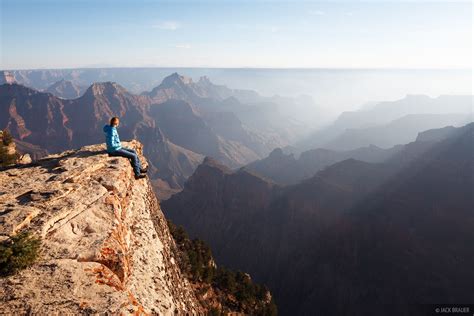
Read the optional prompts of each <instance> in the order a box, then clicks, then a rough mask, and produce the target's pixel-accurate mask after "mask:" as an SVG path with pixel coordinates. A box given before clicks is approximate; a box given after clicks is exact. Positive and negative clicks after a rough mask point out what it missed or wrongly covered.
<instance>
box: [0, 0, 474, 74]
mask: <svg viewBox="0 0 474 316" xmlns="http://www.w3.org/2000/svg"><path fill="white" fill-rule="evenodd" d="M0 2H1V23H0V25H1V43H0V45H1V51H0V53H1V59H0V68H1V69H25V68H73V67H99V66H100V67H102V66H114V67H115V66H125V67H129V66H130V67H131V66H140V67H142V66H165V67H166V66H169V67H175V66H179V67H286V68H292V67H323V68H333V67H336V68H452V67H454V68H471V66H472V58H471V55H472V3H471V1H469V0H467V1H461V2H456V1H437V2H428V1H390V2H389V1H370V2H365V1H345V2H344V1H320V2H316V1H294V0H293V1H287V2H282V1H235V0H234V1H225V0H224V1H222V0H221V1H168V2H165V1H143V0H134V1H122V0H115V1H112V0H110V1H107V0H104V1H100V0H95V1H88V0H80V1H77V0H63V1H52V0H49V1H45V0H43V1H41V0H29V1H27V0H0Z"/></svg>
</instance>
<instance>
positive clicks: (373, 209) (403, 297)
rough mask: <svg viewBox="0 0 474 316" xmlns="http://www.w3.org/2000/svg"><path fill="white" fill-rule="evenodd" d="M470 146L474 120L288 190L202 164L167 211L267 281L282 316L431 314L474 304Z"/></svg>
mask: <svg viewBox="0 0 474 316" xmlns="http://www.w3.org/2000/svg"><path fill="white" fill-rule="evenodd" d="M448 131H449V132H448ZM473 140H474V123H471V124H468V125H466V126H464V127H461V128H454V129H452V128H450V129H448V130H434V131H428V132H425V133H423V134H421V135H420V136H419V139H418V141H416V142H413V143H410V144H407V145H405V146H403V148H402V150H400V151H399V152H397V153H395V154H394V155H393V156H392V157H390V158H388V159H387V160H386V161H385V162H384V163H369V162H362V161H357V160H354V159H348V160H344V161H341V162H338V163H336V164H333V165H331V166H328V167H326V168H325V169H323V170H321V171H319V172H317V173H316V175H314V176H313V177H311V178H309V179H306V180H303V181H301V182H299V183H297V184H294V185H288V186H285V187H283V188H282V187H280V186H278V185H275V184H274V183H272V182H270V181H268V180H265V179H263V178H262V177H260V176H258V175H255V174H251V173H250V172H249V171H248V170H245V169H241V170H239V171H232V170H229V169H228V168H225V167H224V166H222V165H219V164H218V163H216V162H215V161H212V160H210V159H205V160H204V162H203V164H202V165H200V166H199V167H198V168H197V170H196V172H195V173H194V174H193V176H191V177H190V178H189V180H188V181H187V182H186V184H185V187H184V190H183V191H182V192H180V193H178V194H175V195H174V196H173V197H172V198H171V199H169V200H167V201H165V202H163V209H164V212H165V214H166V216H167V217H168V218H170V219H171V220H172V221H173V222H174V223H176V224H180V225H183V227H184V228H185V229H186V230H187V231H188V232H189V234H190V235H191V236H196V237H199V238H202V239H203V240H204V241H206V242H208V243H209V244H210V246H211V248H212V250H213V251H214V253H215V256H216V260H218V262H221V263H223V264H226V265H228V266H230V267H232V268H234V269H242V270H245V271H249V272H250V273H251V274H252V276H253V277H254V278H255V280H257V281H258V282H264V283H266V284H268V286H269V288H270V289H271V291H272V293H273V294H274V297H275V300H276V302H277V303H278V306H279V312H280V314H281V315H424V314H425V313H422V312H423V311H421V313H420V310H418V309H419V308H421V307H422V304H439V303H440V302H444V304H462V302H470V301H473V300H474V297H473V293H474V292H473V291H472V284H473V281H474V273H473V270H472V266H473V265H474V256H473V255H472V254H473V253H474V247H473V244H472V243H471V242H470V241H471V240H473V238H474V227H473V224H474V220H473V219H474V216H473V212H472V210H474V194H473V188H474V147H473V146H472V144H473ZM274 155H282V153H278V152H275V153H274ZM282 160H283V159H282ZM288 160H289V159H288ZM295 271H297V272H298V273H295ZM388 306H389V308H388Z"/></svg>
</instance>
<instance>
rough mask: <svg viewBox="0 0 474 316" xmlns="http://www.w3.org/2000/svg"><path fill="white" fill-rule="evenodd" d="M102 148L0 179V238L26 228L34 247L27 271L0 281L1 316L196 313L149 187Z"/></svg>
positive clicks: (47, 161) (7, 171)
mask: <svg viewBox="0 0 474 316" xmlns="http://www.w3.org/2000/svg"><path fill="white" fill-rule="evenodd" d="M127 145H128V146H129V147H132V148H136V149H137V150H138V151H139V152H141V150H142V148H141V147H142V146H141V144H140V143H138V142H130V143H128V144H127ZM104 149H105V148H104V146H103V145H92V146H87V147H83V148H81V149H79V150H76V151H68V152H64V153H61V154H59V155H54V156H49V157H47V158H45V159H43V160H40V161H38V162H36V163H34V164H30V165H24V166H19V167H14V168H9V169H5V170H2V171H1V172H0V222H1V225H0V236H1V239H2V240H4V239H7V238H8V236H11V235H13V234H15V233H18V232H20V231H25V230H27V231H29V232H31V233H32V234H34V235H36V236H39V237H41V240H42V246H41V253H40V256H39V259H38V260H37V261H36V262H35V263H34V264H33V265H32V266H31V267H29V268H27V269H25V270H22V271H20V272H18V273H17V274H15V275H11V276H8V277H4V278H0V301H1V302H2V303H1V304H0V314H21V313H33V314H43V315H47V314H51V313H55V314H82V313H84V314H86V313H87V314H90V313H107V314H120V313H123V314H133V313H135V314H160V315H172V314H175V313H177V314H179V315H182V314H187V313H189V314H199V313H200V314H202V313H204V309H203V308H202V306H201V305H200V303H199V302H198V301H197V299H196V295H195V293H194V290H193V288H192V286H191V285H190V283H189V281H188V280H187V279H186V278H185V277H184V276H183V275H182V273H181V271H180V269H179V267H178V263H177V260H176V259H175V258H174V255H173V251H172V249H173V248H174V247H175V244H174V241H173V238H172V236H171V235H170V232H169V230H168V226H167V223H166V220H165V218H164V216H163V213H162V212H161V209H160V205H159V203H158V201H157V199H156V197H155V195H154V193H153V190H152V187H151V185H150V183H149V182H148V179H142V180H135V179H134V177H133V173H132V169H131V167H130V165H129V162H128V161H127V160H126V159H124V158H118V157H108V155H107V154H106V153H105V152H104ZM142 159H143V158H142Z"/></svg>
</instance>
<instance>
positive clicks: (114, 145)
mask: <svg viewBox="0 0 474 316" xmlns="http://www.w3.org/2000/svg"><path fill="white" fill-rule="evenodd" d="M104 133H105V143H106V144H107V152H109V153H111V152H114V151H116V150H119V149H120V148H122V145H121V144H120V138H119V135H118V132H117V128H116V127H115V126H110V125H105V126H104Z"/></svg>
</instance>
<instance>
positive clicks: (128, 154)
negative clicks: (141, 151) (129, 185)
mask: <svg viewBox="0 0 474 316" xmlns="http://www.w3.org/2000/svg"><path fill="white" fill-rule="evenodd" d="M109 156H119V157H125V158H128V159H129V160H130V163H131V164H132V167H133V172H135V175H139V174H140V169H141V163H140V159H139V158H138V155H137V152H136V151H135V150H133V149H130V148H125V147H124V148H120V149H118V150H115V151H113V152H110V153H109Z"/></svg>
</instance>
